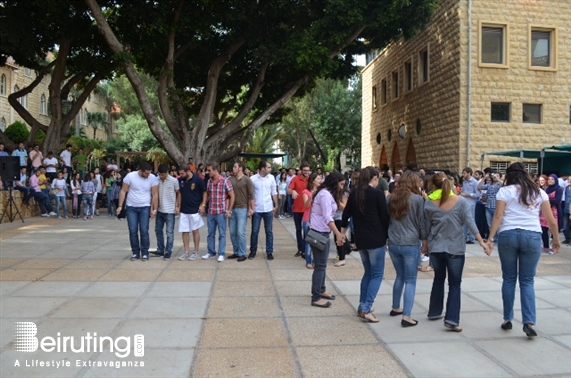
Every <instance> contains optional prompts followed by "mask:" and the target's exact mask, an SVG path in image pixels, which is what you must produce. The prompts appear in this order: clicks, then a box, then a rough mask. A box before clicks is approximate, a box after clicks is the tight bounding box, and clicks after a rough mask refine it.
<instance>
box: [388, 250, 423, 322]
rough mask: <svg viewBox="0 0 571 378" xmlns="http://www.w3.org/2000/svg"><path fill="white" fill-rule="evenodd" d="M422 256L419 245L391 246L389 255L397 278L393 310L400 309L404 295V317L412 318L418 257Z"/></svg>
mask: <svg viewBox="0 0 571 378" xmlns="http://www.w3.org/2000/svg"><path fill="white" fill-rule="evenodd" d="M419 254H420V247H419V246H418V245H394V244H390V245H389V255H390V256H391V260H392V262H393V265H394V267H395V271H396V273H397V278H396V279H395V283H394V285H393V308H394V309H397V308H400V299H401V296H402V295H403V288H404V300H403V302H404V304H403V315H404V316H410V314H411V312H412V306H413V304H414V294H415V292H416V276H417V274H418V269H417V256H418V255H419Z"/></svg>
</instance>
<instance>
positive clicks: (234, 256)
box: [228, 253, 240, 260]
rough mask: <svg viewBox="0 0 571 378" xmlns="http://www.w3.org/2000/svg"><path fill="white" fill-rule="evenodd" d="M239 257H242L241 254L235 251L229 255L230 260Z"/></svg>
mask: <svg viewBox="0 0 571 378" xmlns="http://www.w3.org/2000/svg"><path fill="white" fill-rule="evenodd" d="M238 257H240V256H238V255H237V254H235V253H233V254H231V255H230V256H228V260H230V259H237V258H238Z"/></svg>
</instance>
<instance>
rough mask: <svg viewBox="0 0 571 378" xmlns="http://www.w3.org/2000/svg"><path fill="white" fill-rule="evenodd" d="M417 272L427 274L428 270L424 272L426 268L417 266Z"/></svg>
mask: <svg viewBox="0 0 571 378" xmlns="http://www.w3.org/2000/svg"><path fill="white" fill-rule="evenodd" d="M418 271H419V272H428V270H426V268H425V267H423V266H419V267H418Z"/></svg>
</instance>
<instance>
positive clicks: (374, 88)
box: [371, 86, 377, 111]
mask: <svg viewBox="0 0 571 378" xmlns="http://www.w3.org/2000/svg"><path fill="white" fill-rule="evenodd" d="M371 100H372V102H373V107H372V110H373V111H375V110H377V87H376V86H373V93H372V99H371Z"/></svg>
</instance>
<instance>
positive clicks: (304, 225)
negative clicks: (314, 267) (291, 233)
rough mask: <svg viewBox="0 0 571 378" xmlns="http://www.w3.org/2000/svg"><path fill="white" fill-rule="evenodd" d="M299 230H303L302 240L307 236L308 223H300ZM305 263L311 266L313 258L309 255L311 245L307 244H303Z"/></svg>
mask: <svg viewBox="0 0 571 378" xmlns="http://www.w3.org/2000/svg"><path fill="white" fill-rule="evenodd" d="M301 228H302V229H303V238H304V239H305V236H306V235H307V232H308V231H309V222H303V221H302V222H301ZM305 263H306V264H313V256H312V253H311V245H309V243H305Z"/></svg>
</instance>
